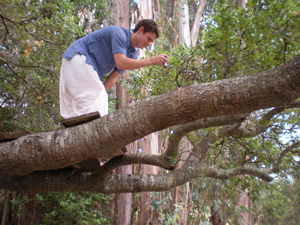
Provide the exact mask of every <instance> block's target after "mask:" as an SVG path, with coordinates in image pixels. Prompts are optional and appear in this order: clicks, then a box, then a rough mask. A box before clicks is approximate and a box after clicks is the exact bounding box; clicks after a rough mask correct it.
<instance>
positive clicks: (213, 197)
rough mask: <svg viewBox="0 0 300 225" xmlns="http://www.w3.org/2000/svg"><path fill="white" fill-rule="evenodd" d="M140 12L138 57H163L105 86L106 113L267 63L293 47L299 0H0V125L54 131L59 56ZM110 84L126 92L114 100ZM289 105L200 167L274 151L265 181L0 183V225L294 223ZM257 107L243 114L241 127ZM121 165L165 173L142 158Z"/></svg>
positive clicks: (261, 159)
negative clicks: (72, 187)
mask: <svg viewBox="0 0 300 225" xmlns="http://www.w3.org/2000/svg"><path fill="white" fill-rule="evenodd" d="M140 18H153V19H155V20H156V21H157V23H158V24H159V26H160V29H161V35H160V38H159V39H158V40H157V41H156V42H155V43H154V45H153V46H151V47H150V48H148V49H146V50H145V51H144V50H143V51H140V52H139V57H140V58H142V57H144V56H145V55H147V56H148V55H149V56H151V55H155V54H158V53H166V54H168V55H169V65H168V67H167V68H162V67H159V66H153V67H149V68H145V69H143V70H134V71H131V72H130V73H128V74H126V75H124V77H123V79H122V80H121V81H120V82H119V83H118V85H117V87H115V88H114V90H113V91H112V92H111V93H110V111H111V112H112V111H114V110H116V109H118V108H119V107H123V106H124V105H125V104H127V103H129V102H132V101H136V100H138V99H142V98H145V97H147V96H150V95H159V94H162V93H165V92H167V91H170V90H173V89H176V88H178V87H183V86H187V85H190V84H193V83H205V82H211V81H214V80H221V79H227V78H230V77H236V76H243V75H249V74H254V73H256V72H260V71H264V70H268V69H271V68H274V67H275V66H278V65H280V64H283V63H285V62H287V61H288V60H290V59H292V58H293V57H294V56H295V55H297V54H299V53H300V35H299V34H300V1H299V0H272V1H269V0H248V1H247V0H223V1H221V0H206V1H205V0H201V1H197V0H139V1H129V0H122V1H117V0H98V1H94V0H80V1H79V0H59V1H58V0H37V1H32V0H1V1H0V41H1V42H0V121H1V123H0V132H1V133H3V132H18V131H30V132H35V131H48V130H56V129H61V128H62V125H61V124H60V121H61V117H60V115H59V102H58V84H59V70H60V63H61V55H62V53H63V52H64V51H65V49H66V48H67V47H68V45H69V44H70V43H71V42H73V41H74V40H76V39H78V38H80V37H82V36H84V35H86V34H88V33H90V32H92V31H93V30H96V29H100V28H101V27H105V26H109V25H121V26H124V27H126V28H128V29H129V28H132V27H133V26H134V24H135V23H136V22H137V21H138V20H139V19H140ZM120 89H122V90H123V91H124V89H126V90H127V92H128V93H129V94H130V98H129V97H128V96H127V97H126V98H123V99H122V98H121V99H120V98H118V99H116V97H115V96H116V95H117V94H116V93H118V91H120ZM298 112H299V109H298V108H297V107H293V108H291V109H285V110H282V111H281V112H280V113H278V114H276V116H275V117H274V118H272V120H273V122H272V123H271V125H269V126H267V129H266V130H264V131H263V132H261V133H260V134H259V135H256V136H254V137H252V138H236V137H226V138H223V139H222V140H221V141H218V142H217V143H216V144H215V146H214V151H211V152H210V153H209V157H208V158H207V160H206V161H205V163H206V165H207V166H208V167H214V166H215V167H220V168H231V167H232V168H233V167H234V166H236V165H250V166H253V167H256V168H265V167H275V166H276V165H275V163H274V162H275V158H276V157H278V156H281V155H284V159H282V160H280V163H281V168H282V169H281V170H280V171H278V172H277V173H276V174H274V175H273V177H274V179H273V181H272V182H265V181H262V180H260V179H258V178H255V177H251V176H238V177H234V178H230V179H229V180H227V181H221V180H215V179H209V178H203V179H195V180H193V181H190V182H188V183H186V184H185V185H183V186H181V187H177V188H174V189H172V190H169V191H167V192H157V193H156V192H151V193H134V194H131V193H125V194H111V195H104V194H99V193H71V192H70V193H44V194H33V193H16V192H9V191H6V190H1V194H0V196H1V202H0V213H1V218H2V219H1V225H6V224H10V225H13V224H22V225H26V224H51V225H52V224H80V225H81V224H138V225H140V224H189V225H190V224H214V225H215V224H266V225H268V224H290V225H295V224H300V219H299V216H298V215H299V214H300V203H299V202H300V185H299V182H300V170H299V166H300V163H299V160H300V158H299V156H300V155H299V153H300V152H299V150H297V149H296V150H294V151H286V152H285V149H286V147H287V146H289V145H291V144H295V146H296V147H298V146H299V145H300V144H299V122H300V120H299V119H300V118H299V114H298ZM266 113H267V111H265V110H261V111H257V112H255V113H253V114H251V116H250V117H248V118H247V121H246V122H247V123H246V124H247V126H249V130H250V129H251V125H252V124H255V123H257V121H259V120H261V121H264V120H262V118H264V115H266ZM174 129H175V128H174ZM209 129H210V130H214V128H208V129H207V130H209ZM172 132H173V128H170V129H167V130H164V131H160V132H157V133H155V134H151V135H149V136H148V137H147V138H144V139H142V140H138V141H136V142H135V143H133V145H132V146H131V150H130V151H132V152H138V151H140V152H145V153H160V151H161V149H164V148H165V144H166V140H167V139H168V138H169V137H170V135H171V134H172ZM203 132H204V131H203V130H201V132H200V131H199V132H198V133H193V134H188V135H186V137H185V138H184V139H183V141H182V142H181V144H180V156H181V157H178V155H174V158H172V159H173V160H174V164H175V165H176V166H177V167H180V165H181V163H182V161H184V159H185V158H186V157H187V155H188V154H189V151H190V150H191V148H192V146H193V143H194V142H193V141H194V140H196V139H197V138H201V137H202V136H203V135H204V133H203ZM220 155H226V157H219V156H220ZM126 170H127V172H128V171H129V172H134V173H149V174H151V173H153V174H154V173H167V172H166V171H164V170H162V169H160V170H159V169H158V168H156V167H151V166H144V165H143V166H140V165H135V166H131V167H128V168H127V169H126ZM123 172H124V170H123V169H118V170H117V171H116V173H123ZM125 172H126V171H125Z"/></svg>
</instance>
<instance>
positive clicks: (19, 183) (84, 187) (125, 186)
mask: <svg viewBox="0 0 300 225" xmlns="http://www.w3.org/2000/svg"><path fill="white" fill-rule="evenodd" d="M216 139H218V137H216V136H215V135H214V134H212V133H211V134H208V135H207V136H206V137H204V138H203V139H202V141H201V142H199V143H198V144H197V147H198V148H197V149H195V150H193V151H192V153H191V154H190V156H189V158H188V159H187V161H186V163H185V164H184V165H183V166H182V167H181V168H180V169H178V170H176V171H172V172H169V173H168V174H160V175H119V174H111V175H109V176H107V177H106V178H104V177H103V176H102V175H103V174H101V173H83V174H75V175H74V174H72V173H71V171H68V170H61V171H48V172H35V173H32V174H30V175H28V176H23V177H18V176H1V177H0V187H1V188H2V189H7V190H12V191H25V192H26V191H31V192H48V191H60V192H66V191H73V192H75V191H76V192H79V191H85V192H98V193H121V192H143V191H165V190H169V189H171V188H173V187H176V186H179V185H182V184H184V183H186V182H187V181H190V180H192V179H193V178H196V177H198V178H204V177H209V178H214V179H221V180H226V179H229V178H231V177H233V176H237V175H246V174H248V175H253V176H256V177H259V178H261V179H263V180H266V181H270V180H271V179H272V178H271V177H270V176H269V175H268V173H267V172H266V171H261V170H259V169H256V168H250V167H238V168H232V169H228V170H217V169H207V168H201V163H202V161H203V159H205V156H206V153H207V150H208V149H209V143H211V142H214V141H215V140H216Z"/></svg>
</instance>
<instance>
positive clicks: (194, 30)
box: [191, 0, 206, 47]
mask: <svg viewBox="0 0 300 225" xmlns="http://www.w3.org/2000/svg"><path fill="white" fill-rule="evenodd" d="M205 6H206V1H205V0H201V1H200V3H199V5H198V8H197V11H196V15H195V16H194V18H195V19H194V23H193V27H192V31H191V44H192V46H193V47H195V46H196V44H197V40H198V35H199V30H200V22H201V17H202V16H204V12H205Z"/></svg>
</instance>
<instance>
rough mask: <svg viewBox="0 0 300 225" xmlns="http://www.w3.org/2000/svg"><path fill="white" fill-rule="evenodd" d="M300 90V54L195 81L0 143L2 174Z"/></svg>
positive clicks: (53, 165)
mask: <svg viewBox="0 0 300 225" xmlns="http://www.w3.org/2000/svg"><path fill="white" fill-rule="evenodd" d="M299 95H300V55H298V56H297V57H295V58H294V59H293V60H291V61H289V62H288V63H286V64H284V65H281V66H279V67H276V68H274V69H272V70H269V71H265V72H261V73H258V74H254V75H251V76H246V77H237V78H233V79H227V80H220V81H215V82H212V83H206V84H194V85H191V86H188V87H183V88H179V89H177V90H175V91H172V92H168V93H165V94H163V95H160V96H154V97H151V98H148V99H145V100H141V101H137V102H135V103H133V104H130V105H129V106H128V107H126V108H123V109H121V110H119V111H117V112H115V113H111V114H108V115H106V116H104V117H102V118H100V119H98V120H95V121H93V122H90V123H87V124H83V125H80V126H77V127H72V128H68V129H63V130H57V131H52V132H44V133H34V134H31V135H28V136H25V137H22V138H20V139H18V140H16V141H12V142H8V143H2V144H0V174H3V175H4V174H7V175H14V174H15V175H26V174H29V173H31V172H33V171H37V170H51V169H57V168H63V167H65V166H68V165H72V164H75V163H78V162H80V161H82V160H85V159H88V158H96V157H101V156H105V155H109V154H111V153H113V152H114V151H116V149H118V148H121V147H122V146H125V145H127V144H129V143H131V142H133V141H134V140H137V139H139V138H142V137H144V136H145V135H147V134H150V133H152V132H155V131H158V130H162V129H165V128H167V127H170V126H173V125H178V124H184V123H188V122H192V121H195V120H197V119H200V118H208V117H216V116H223V115H233V114H239V113H249V112H253V111H255V110H258V109H265V108H270V107H276V106H281V105H284V104H286V103H290V102H292V101H294V100H295V99H296V98H297V97H299Z"/></svg>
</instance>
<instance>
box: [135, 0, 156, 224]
mask: <svg viewBox="0 0 300 225" xmlns="http://www.w3.org/2000/svg"><path fill="white" fill-rule="evenodd" d="M138 9H139V12H140V19H153V2H152V0H138ZM139 54H140V58H143V57H145V51H144V50H142V49H141V50H140V52H139ZM158 146H159V143H158V133H152V134H149V135H148V136H146V137H145V138H143V140H142V151H143V153H144V154H158V153H159V147H158ZM157 172H158V168H157V167H153V166H147V165H142V166H141V173H142V174H157ZM140 205H141V209H140V213H139V217H138V224H149V221H148V220H149V218H150V212H151V209H150V192H143V193H141V199H140Z"/></svg>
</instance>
